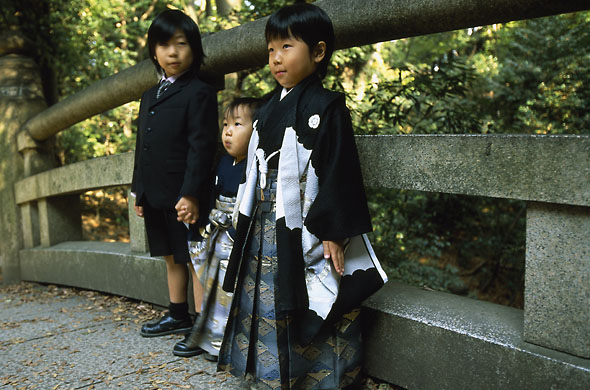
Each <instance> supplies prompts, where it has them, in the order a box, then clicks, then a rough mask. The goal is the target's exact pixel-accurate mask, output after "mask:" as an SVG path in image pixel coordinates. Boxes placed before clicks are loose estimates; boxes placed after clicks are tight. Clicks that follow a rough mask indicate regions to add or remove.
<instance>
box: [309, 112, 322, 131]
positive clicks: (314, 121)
mask: <svg viewBox="0 0 590 390" xmlns="http://www.w3.org/2000/svg"><path fill="white" fill-rule="evenodd" d="M307 125H308V126H309V127H311V128H312V129H317V128H318V126H319V125H320V116H319V115H318V114H315V115H312V116H310V117H309V120H308V121H307Z"/></svg>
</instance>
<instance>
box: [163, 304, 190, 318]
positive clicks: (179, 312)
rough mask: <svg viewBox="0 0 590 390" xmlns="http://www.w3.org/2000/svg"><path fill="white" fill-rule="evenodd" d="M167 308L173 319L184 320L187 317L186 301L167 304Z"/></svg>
mask: <svg viewBox="0 0 590 390" xmlns="http://www.w3.org/2000/svg"><path fill="white" fill-rule="evenodd" d="M168 310H170V316H171V317H172V318H174V319H175V320H185V319H187V318H189V317H190V316H189V314H188V303H187V302H182V303H172V302H170V305H169V306H168Z"/></svg>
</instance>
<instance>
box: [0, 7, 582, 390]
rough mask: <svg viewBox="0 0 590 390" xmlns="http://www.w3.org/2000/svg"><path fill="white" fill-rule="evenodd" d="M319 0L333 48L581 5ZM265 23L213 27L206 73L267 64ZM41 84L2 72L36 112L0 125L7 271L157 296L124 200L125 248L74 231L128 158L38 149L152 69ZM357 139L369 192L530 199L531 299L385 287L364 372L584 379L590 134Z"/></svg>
mask: <svg viewBox="0 0 590 390" xmlns="http://www.w3.org/2000/svg"><path fill="white" fill-rule="evenodd" d="M316 4H317V5H320V6H322V7H323V8H324V9H326V11H327V12H328V13H329V14H330V16H331V17H332V19H333V21H334V25H335V29H336V35H337V41H338V47H339V48H344V47H352V46H357V45H361V44H366V43H372V42H378V41H383V40H388V39H396V38H402V37H408V36H414V35H422V34H428V33H434V32H439V31H447V30H453V29H457V28H464V27H471V26H474V25H482V24H491V23H497V22H504V21H508V20H516V19H525V18H532V17H538V16H545V15H551V14H556V13H562V12H573V11H578V10H582V9H589V8H590V4H587V3H586V2H584V1H561V2H538V1H533V0H523V1H519V2H514V1H512V0H493V1H489V0H488V1H484V0H475V1H468V0H456V1H450V2H449V1H442V0H434V1H430V0H429V1H420V0H418V1H414V0H397V1H391V0H390V1H386V0H373V1H370V2H359V1H356V0H342V1H336V0H321V1H318V2H317V3H316ZM264 22H265V20H264V19H262V20H258V21H255V22H252V23H248V24H246V25H243V26H240V27H238V28H235V29H232V30H228V31H223V32H220V33H217V34H214V35H211V36H208V37H206V38H205V39H204V46H205V50H206V53H207V56H208V62H207V67H206V68H205V69H204V72H205V74H206V75H207V76H208V77H211V79H213V80H219V79H220V78H221V76H223V74H225V73H228V72H232V71H236V70H240V69H246V68H249V67H252V66H259V65H261V64H263V63H264V62H265V59H264V58H265V54H264V53H265V47H264V41H263V34H262V31H263V28H264ZM5 42H9V43H10V42H12V41H10V40H8V41H6V40H5ZM226 42H232V44H231V47H228V46H227V45H225V43H226ZM236 48H237V50H238V51H239V52H237V53H236ZM1 52H2V47H0V55H1ZM5 52H6V51H5ZM8 52H9V53H18V54H22V53H20V52H19V51H10V50H9V51H8ZM17 57H18V56H17ZM17 57H15V54H10V55H7V56H5V57H0V62H1V61H3V60H4V61H5V62H4V63H1V64H0V69H17V68H18V69H23V68H26V66H24V67H23V63H24V64H28V65H27V66H29V65H30V62H27V60H26V59H23V58H22V57H18V58H17ZM5 64H8V65H9V66H7V67H3V65H5ZM11 64H12V65H11ZM11 66H12V68H11ZM36 82H37V81H36V80H35V78H34V77H33V78H32V79H23V78H19V77H16V76H13V75H12V73H10V72H9V71H5V73H2V72H0V89H1V91H2V93H1V94H0V109H2V110H3V111H4V112H18V113H19V115H17V117H18V118H23V117H25V118H30V119H29V120H28V121H26V122H25V123H22V120H21V122H20V125H19V126H15V125H14V124H12V125H10V126H9V125H7V124H6V123H7V122H5V123H4V124H3V125H2V127H0V136H1V137H2V138H1V139H2V140H3V141H5V142H3V143H0V148H3V149H2V150H0V152H1V153H0V156H2V161H1V163H2V165H1V166H0V167H1V169H2V174H3V178H4V183H1V184H4V185H3V186H1V185H0V201H2V204H3V208H2V209H3V213H2V214H3V215H2V218H3V219H2V232H3V236H4V237H5V240H4V242H2V243H0V250H1V252H0V253H1V256H2V258H1V260H2V270H3V277H4V278H5V279H8V280H32V281H40V282H48V283H58V284H64V285H71V286H78V287H83V288H89V289H95V290H100V291H107V292H111V293H114V294H119V295H124V296H129V297H133V298H137V299H141V300H145V301H149V302H153V303H157V304H165V303H166V302H167V289H166V284H165V278H164V277H163V275H164V273H165V269H164V262H163V261H161V260H159V259H153V258H150V257H149V256H148V255H147V253H146V252H147V247H146V240H145V232H144V228H143V221H142V220H141V219H138V218H137V217H135V215H134V213H133V212H132V211H130V212H129V219H130V238H131V243H130V244H125V243H105V242H86V241H80V239H81V223H80V209H79V194H80V193H83V192H85V191H87V190H91V189H97V188H106V187H110V186H118V185H126V184H129V183H130V181H131V169H132V155H131V154H129V153H127V154H121V155H116V156H111V157H108V158H97V159H94V160H91V161H86V162H82V163H77V164H72V165H68V166H65V167H60V168H56V169H51V170H49V169H50V168H51V166H52V164H51V161H50V160H51V159H49V158H47V156H48V155H49V154H48V153H46V152H45V150H47V149H49V148H50V146H51V145H50V143H51V137H52V136H53V135H54V134H56V133H57V132H59V131H61V130H62V129H64V128H66V127H67V126H70V125H72V124H74V123H77V122H79V121H80V120H83V119H85V118H87V117H89V116H92V115H95V114H98V113H100V112H102V111H104V110H107V109H109V108H112V107H116V106H118V105H121V104H124V103H126V102H128V101H130V100H133V99H137V98H138V97H139V96H140V94H141V92H142V91H143V90H145V89H146V88H149V87H150V86H151V85H153V84H154V83H155V82H156V77H155V73H154V72H153V70H152V69H151V65H150V64H149V63H148V62H143V63H140V64H138V65H137V66H135V67H133V68H130V69H128V70H126V71H124V72H121V73H119V74H117V75H114V76H111V77H110V78H107V79H105V80H103V81H101V82H98V83H96V84H95V85H93V86H91V87H90V88H89V89H87V90H84V91H82V92H80V93H79V94H76V95H74V96H71V97H69V98H67V99H65V100H64V101H63V102H60V103H58V104H56V105H54V106H52V107H51V108H49V109H46V110H43V107H42V104H41V103H39V102H40V99H39V89H38V88H37V89H35V88H28V87H26V85H29V84H30V85H34V84H35V83H36ZM11 83H12V84H11ZM27 83H29V84H27ZM23 85H25V87H24V88H23ZM5 86H8V87H5ZM17 86H20V87H17ZM114 86H116V90H117V91H119V92H118V93H116V94H113V93H112V91H113V90H115V88H114ZM121 91H124V92H121ZM23 102H28V103H29V104H28V107H29V108H27V109H24V108H23V106H24V105H23ZM19 110H20V111H19ZM38 112H40V113H38ZM37 113H38V114H37ZM35 114H36V115H35ZM19 130H21V131H19ZM48 143H49V144H48ZM358 145H359V150H360V153H361V159H362V165H363V171H364V175H365V181H366V184H367V186H368V187H385V188H397V189H411V190H420V191H431V192H445V193H456V194H466V195H478V196H490V197H498V198H509V199H521V200H525V201H527V237H526V246H527V248H526V281H525V308H524V310H517V309H514V308H509V307H504V306H499V305H495V304H490V303H487V302H481V301H475V300H471V299H468V298H464V297H459V296H453V295H450V294H445V293H439V292H432V291H424V290H420V289H416V288H411V287H407V286H403V285H400V284H398V283H394V282H390V283H388V284H387V285H386V286H385V287H384V288H383V289H382V290H380V291H379V292H378V293H377V294H375V295H374V296H373V297H371V298H370V299H369V300H368V301H367V302H366V303H365V313H366V315H365V317H366V319H367V320H368V321H367V326H366V332H365V336H366V337H365V340H366V345H367V355H366V359H365V361H366V364H365V369H366V371H367V372H368V373H369V374H371V375H373V376H375V377H378V378H382V379H384V380H387V381H389V382H391V383H395V384H397V385H400V386H403V387H405V388H409V389H413V388H419V389H445V388H446V389H463V388H498V389H500V388H502V389H504V388H559V389H561V388H564V389H565V388H567V389H570V388H571V389H577V388H590V361H589V360H588V359H589V358H590V338H588V334H590V325H589V324H590V305H589V304H588V303H589V301H590V299H589V298H590V240H589V238H588V235H589V234H588V233H589V232H590V137H588V136H487V135H486V136H483V135H482V136H467V135H454V136H375V137H369V136H364V137H358ZM6 183H9V184H10V185H9V186H6ZM12 183H14V184H12ZM10 205H14V206H13V207H9V206H10Z"/></svg>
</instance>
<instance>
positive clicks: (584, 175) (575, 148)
mask: <svg viewBox="0 0 590 390" xmlns="http://www.w3.org/2000/svg"><path fill="white" fill-rule="evenodd" d="M357 144H358V147H359V153H360V155H361V165H362V168H363V175H364V179H365V184H366V185H367V186H369V187H385V188H398V189H409V190H419V191H430V192H445V193H454V194H464V195H478V196H490V197H497V198H509V199H521V200H533V201H543V202H554V203H563V204H572V205H581V206H590V137H589V136H574V135H572V136H532V135H395V136H391V135H384V136H360V137H357Z"/></svg>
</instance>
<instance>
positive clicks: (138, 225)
mask: <svg viewBox="0 0 590 390" xmlns="http://www.w3.org/2000/svg"><path fill="white" fill-rule="evenodd" d="M127 199H129V201H128V202H127V210H128V212H129V238H130V240H129V241H130V245H131V252H140V253H146V252H148V251H149V247H148V241H147V234H146V232H145V221H144V219H143V218H140V217H138V216H137V214H135V197H134V196H132V195H131V191H129V195H128V196H127Z"/></svg>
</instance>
